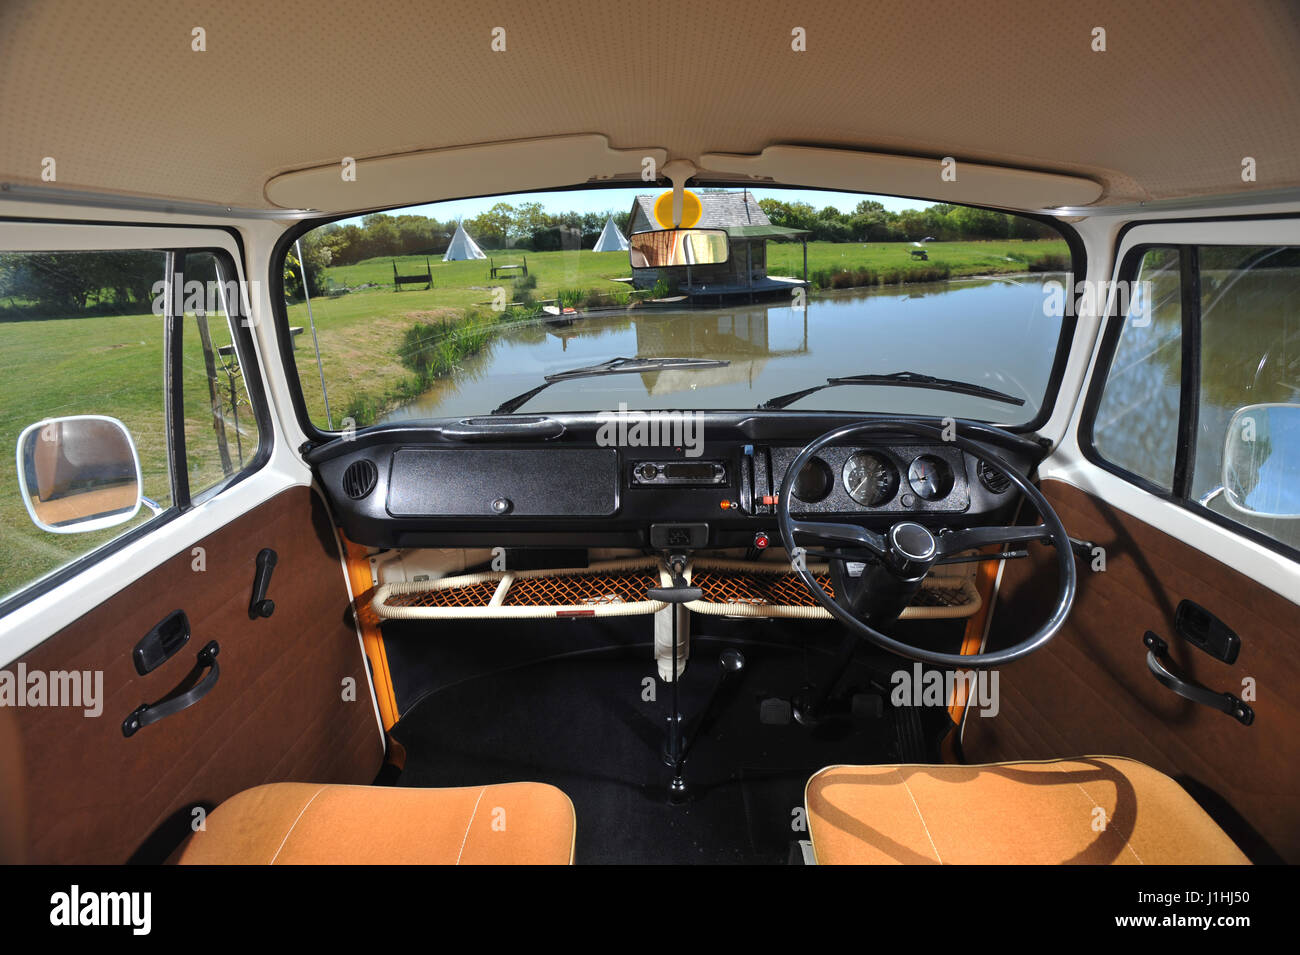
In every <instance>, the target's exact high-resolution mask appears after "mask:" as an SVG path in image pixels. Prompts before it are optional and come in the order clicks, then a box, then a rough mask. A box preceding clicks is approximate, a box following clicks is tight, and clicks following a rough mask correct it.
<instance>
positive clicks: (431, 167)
mask: <svg viewBox="0 0 1300 955" xmlns="http://www.w3.org/2000/svg"><path fill="white" fill-rule="evenodd" d="M666 158H667V155H666V153H665V152H664V150H662V149H612V148H611V147H610V145H609V140H608V139H606V138H605V137H604V136H600V135H597V134H584V135H578V136H555V137H546V138H543V139H523V140H514V141H511V142H503V143H489V144H486V145H481V146H461V147H456V148H452V149H431V150H425V151H422V152H413V153H402V154H400V155H394V156H377V157H373V158H368V159H357V158H354V157H349V159H350V160H351V161H350V162H349V161H345V160H344V159H340V161H339V162H336V163H330V164H329V165H327V166H313V167H311V168H309V169H298V170H295V171H293V172H286V173H283V174H282V175H279V176H276V177H275V178H274V179H271V180H270V181H269V182H267V184H266V198H267V199H269V200H270V201H271V202H272V203H274V204H275V205H277V206H281V207H282V208H286V209H318V210H320V211H321V212H356V211H361V210H366V209H382V208H387V207H390V206H399V205H409V204H412V203H417V202H437V201H439V200H441V199H455V198H461V197H463V196H490V195H494V194H499V193H511V192H528V191H531V190H538V189H554V188H561V187H564V186H576V185H582V184H584V183H589V182H599V181H600V180H602V179H611V180H612V179H636V180H640V178H641V174H642V170H643V169H652V170H653V172H654V174H655V175H656V176H657V175H658V169H659V168H660V167H661V166H662V165H663V163H664V161H665V159H666ZM647 160H650V161H653V166H651V164H650V162H648V161H647Z"/></svg>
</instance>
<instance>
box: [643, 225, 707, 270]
mask: <svg viewBox="0 0 1300 955" xmlns="http://www.w3.org/2000/svg"><path fill="white" fill-rule="evenodd" d="M627 254H628V258H629V259H630V260H631V262H632V268H634V269H662V268H667V267H669V266H674V265H721V264H722V263H723V262H726V261H727V260H728V259H729V258H731V246H730V244H729V243H728V242H727V233H726V232H724V231H723V230H722V229H653V230H651V231H649V232H633V233H632V234H631V235H630V236H629V237H628V240H627Z"/></svg>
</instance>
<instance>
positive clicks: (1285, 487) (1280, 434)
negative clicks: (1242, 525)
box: [1223, 404, 1300, 518]
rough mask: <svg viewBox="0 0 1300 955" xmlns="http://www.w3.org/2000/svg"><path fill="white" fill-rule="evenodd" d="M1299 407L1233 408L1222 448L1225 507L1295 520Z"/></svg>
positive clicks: (1298, 509)
mask: <svg viewBox="0 0 1300 955" xmlns="http://www.w3.org/2000/svg"><path fill="white" fill-rule="evenodd" d="M1297 474H1300V404H1258V405H1246V406H1245V407H1243V408H1238V409H1237V411H1236V413H1235V414H1233V416H1232V421H1231V422H1229V424H1228V435H1227V438H1226V439H1225V441H1224V446H1223V492H1224V497H1225V498H1227V501H1228V504H1229V505H1230V506H1231V507H1233V508H1235V509H1236V510H1238V511H1242V512H1243V513H1246V514H1251V515H1253V516H1255V517H1274V518H1300V481H1297V480H1296V475H1297Z"/></svg>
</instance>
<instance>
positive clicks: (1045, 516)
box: [776, 419, 1077, 669]
mask: <svg viewBox="0 0 1300 955" xmlns="http://www.w3.org/2000/svg"><path fill="white" fill-rule="evenodd" d="M984 430H988V431H991V432H994V433H997V429H994V428H985V429H984ZM882 433H889V434H891V435H898V434H900V433H901V434H903V435H905V436H911V437H919V438H924V439H928V440H932V441H944V442H945V443H947V444H952V445H955V446H956V447H958V448H960V449H961V450H962V451H965V452H966V453H968V454H972V455H975V456H976V457H978V458H980V459H982V460H983V461H984V462H985V463H986V464H988V465H989V466H991V467H992V468H993V469H994V470H995V471H997V472H998V473H999V474H1001V475H1003V476H1004V477H1006V478H1007V479H1008V480H1010V481H1011V483H1012V484H1014V485H1015V486H1016V487H1018V488H1019V489H1020V491H1021V493H1022V494H1024V495H1025V497H1027V498H1028V499H1029V501H1030V503H1032V504H1033V505H1034V509H1035V510H1036V511H1037V512H1038V516H1039V517H1040V518H1042V521H1043V523H1042V524H1037V525H1033V526H1029V527H970V528H965V529H960V530H941V531H940V532H939V533H938V534H935V533H933V532H931V531H930V529H929V528H927V527H925V526H924V525H922V524H920V523H918V522H917V521H914V520H909V519H906V518H905V519H903V520H901V521H899V522H898V523H896V524H894V525H893V526H892V527H891V528H890V529H889V530H888V531H887V532H886V533H885V534H883V535H882V534H877V533H875V532H874V531H871V530H868V529H867V528H865V527H861V526H859V525H857V524H836V523H827V522H821V521H802V520H799V521H797V520H794V519H793V518H792V517H791V516H790V501H791V489H792V488H793V486H794V481H795V478H796V477H797V476H798V475H799V473H800V471H802V470H803V468H804V466H805V465H806V464H807V463H808V462H809V461H810V460H812V458H813V456H814V455H815V454H816V453H817V452H818V451H820V450H821V449H822V448H824V447H826V446H827V445H828V444H834V443H837V442H841V441H843V440H844V439H846V438H850V437H853V436H856V435H864V434H865V435H871V434H882ZM1008 437H1012V436H1010V435H1008ZM776 513H777V523H778V525H779V527H780V531H781V542H782V543H783V544H784V545H785V549H786V553H787V554H789V555H791V559H792V566H793V567H794V570H795V572H796V573H797V574H798V575H799V577H800V579H801V580H802V581H803V583H804V586H806V587H807V588H808V590H809V592H810V593H811V594H812V596H813V598H814V599H815V600H816V601H817V602H818V603H819V604H821V605H822V606H823V607H825V608H826V610H827V611H828V612H829V613H830V614H831V616H833V617H835V618H836V619H837V620H839V621H840V622H841V623H842V624H844V625H845V626H846V627H848V628H849V630H851V631H852V632H854V633H856V634H857V635H858V636H860V637H862V638H863V639H864V640H866V641H868V642H870V643H873V644H875V645H876V646H878V647H882V648H883V649H885V650H889V651H891V652H892V653H896V654H898V655H899V656H902V657H906V658H907V659H909V660H919V661H921V662H923V663H932V664H935V665H938V666H946V667H956V668H960V669H978V668H981V667H992V666H1000V665H1002V664H1004V663H1010V662H1011V661H1013V660H1018V659H1020V658H1021V657H1023V656H1025V655H1027V654H1029V653H1032V652H1033V651H1035V650H1037V649H1038V648H1039V647H1042V646H1043V645H1044V644H1046V643H1047V641H1049V640H1051V639H1052V637H1054V636H1056V633H1057V631H1058V630H1060V629H1061V626H1062V625H1063V624H1064V623H1065V620H1066V617H1068V616H1069V614H1070V608H1071V607H1073V606H1074V595H1075V590H1076V586H1077V580H1076V576H1075V568H1074V553H1073V551H1072V550H1071V547H1070V538H1069V535H1068V534H1067V533H1066V531H1065V525H1063V524H1062V523H1061V519H1060V518H1059V517H1058V516H1057V515H1056V512H1055V511H1054V510H1052V506H1051V505H1050V504H1048V503H1047V499H1046V498H1045V497H1043V494H1042V492H1041V491H1039V490H1038V488H1036V487H1034V486H1033V485H1032V484H1030V483H1029V481H1028V480H1026V479H1025V478H1023V477H1021V476H1020V474H1019V473H1017V472H1016V470H1015V469H1014V468H1012V467H1011V466H1010V465H1009V464H1007V463H1006V462H1005V461H1003V460H1002V459H1001V457H1000V456H999V455H998V454H996V453H995V452H993V451H991V450H989V449H988V448H987V447H985V446H982V445H979V444H976V443H975V442H974V441H972V440H970V439H969V438H966V437H963V436H962V435H960V434H955V435H954V434H951V433H949V434H948V435H947V436H946V437H945V433H944V431H943V430H942V429H940V428H938V427H936V426H934V425H931V424H926V423H924V422H920V421H912V420H908V419H888V420H879V421H868V422H864V423H860V424H851V425H847V426H845V427H843V428H838V429H836V430H834V431H828V432H826V433H825V434H823V435H822V436H821V437H819V438H817V439H815V440H814V441H812V442H811V443H810V444H808V445H806V446H805V447H804V449H803V450H802V451H800V452H799V454H798V455H796V456H795V459H794V461H793V462H791V464H790V467H789V468H788V469H787V470H786V472H785V480H783V481H782V482H781V492H780V495H779V496H778V498H777V501H776ZM797 538H803V539H805V540H809V539H811V540H813V541H817V542H820V543H821V544H823V545H829V546H831V547H835V548H839V550H838V551H837V552H836V554H832V555H830V557H831V575H832V580H833V582H834V585H835V593H836V596H835V597H830V596H828V595H827V593H826V591H825V590H823V589H822V587H821V585H820V584H818V583H817V580H816V578H815V577H813V575H812V574H811V573H810V572H809V571H808V569H807V566H806V562H805V561H803V560H799V559H797V555H799V554H801V553H806V550H807V548H801V547H799V545H798V544H797V543H796V539H797ZM1035 540H1041V541H1047V542H1049V543H1051V544H1052V545H1053V546H1054V547H1055V548H1056V563H1057V570H1058V574H1057V598H1056V606H1055V609H1054V610H1053V611H1052V615H1051V617H1050V618H1049V619H1048V620H1047V622H1046V623H1044V624H1043V625H1042V626H1041V627H1039V628H1038V629H1037V630H1036V631H1034V633H1032V634H1031V635H1030V636H1028V637H1026V638H1025V639H1024V640H1022V641H1020V642H1019V643H1017V644H1015V645H1013V646H1010V647H1007V648H1005V649H1002V650H996V651H993V652H989V653H972V654H969V655H962V654H958V653H939V652H936V651H934V650H927V649H924V648H922V647H916V646H913V645H911V644H908V643H903V642H902V641H899V640H895V639H894V638H893V637H890V636H887V635H886V634H884V633H881V632H880V631H879V630H878V629H876V627H877V626H880V625H882V624H885V623H889V622H890V621H892V620H894V619H896V618H897V616H898V614H899V613H901V612H902V610H903V608H904V607H905V606H906V605H907V603H908V601H909V600H910V598H911V597H912V595H913V594H914V593H915V592H916V591H917V589H918V588H919V587H920V586H921V581H923V580H924V579H925V577H926V575H927V574H929V572H930V569H931V568H932V567H933V566H934V564H935V563H936V562H937V561H939V560H940V559H942V558H944V557H950V556H953V555H956V554H958V553H961V552H962V551H966V550H970V549H971V548H975V547H983V546H985V545H988V544H999V543H1002V544H1008V543H1015V544H1018V543H1024V542H1028V541H1035ZM848 561H862V562H863V564H864V567H863V570H862V574H861V576H860V577H859V578H857V579H856V580H855V578H853V577H851V576H850V574H849V573H848V568H847V566H846V565H847V562H848ZM873 624H875V626H873Z"/></svg>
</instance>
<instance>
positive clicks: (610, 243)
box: [591, 216, 627, 252]
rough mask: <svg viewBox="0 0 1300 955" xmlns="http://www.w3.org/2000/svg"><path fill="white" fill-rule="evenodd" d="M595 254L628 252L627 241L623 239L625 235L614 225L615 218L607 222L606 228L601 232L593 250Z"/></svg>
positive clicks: (611, 217)
mask: <svg viewBox="0 0 1300 955" xmlns="http://www.w3.org/2000/svg"><path fill="white" fill-rule="evenodd" d="M591 251H593V252H626V251H627V239H625V238H623V233H622V232H619V231H618V226H616V225H614V217H613V216H610V217H609V218H607V219H606V220H605V228H603V229H601V230H600V238H599V239H597V240H596V245H595V246H594V247H593V248H592V250H591Z"/></svg>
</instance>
